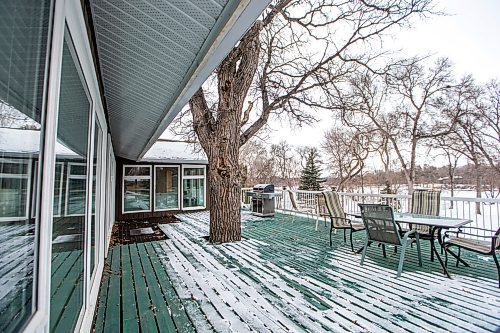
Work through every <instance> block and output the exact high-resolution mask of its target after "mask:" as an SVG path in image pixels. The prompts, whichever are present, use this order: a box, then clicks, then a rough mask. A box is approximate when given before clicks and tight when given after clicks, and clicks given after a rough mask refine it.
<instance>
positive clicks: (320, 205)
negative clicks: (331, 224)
mask: <svg viewBox="0 0 500 333" xmlns="http://www.w3.org/2000/svg"><path fill="white" fill-rule="evenodd" d="M316 204H317V207H316V212H317V213H318V214H319V215H320V216H330V213H328V207H326V201H325V196H324V195H323V194H322V193H318V194H316Z"/></svg>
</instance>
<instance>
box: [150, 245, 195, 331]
mask: <svg viewBox="0 0 500 333" xmlns="http://www.w3.org/2000/svg"><path fill="white" fill-rule="evenodd" d="M144 246H145V248H146V250H147V253H148V255H149V258H150V260H151V264H152V268H153V269H154V271H155V274H156V276H157V278H158V281H159V282H160V284H159V286H160V288H161V290H162V293H163V295H165V300H166V302H167V304H168V307H169V308H170V311H171V312H172V319H173V321H174V323H175V327H176V329H177V331H179V332H186V333H187V332H194V328H193V325H192V324H191V321H190V320H189V317H188V315H187V313H186V311H185V308H184V307H183V306H182V303H181V301H180V300H179V298H178V296H177V294H176V293H175V290H174V287H173V286H172V283H171V281H170V278H169V277H168V275H167V273H166V272H165V270H164V269H163V267H162V265H161V262H160V260H159V258H158V254H157V253H156V250H155V249H154V248H153V246H152V245H151V244H149V243H145V244H144Z"/></svg>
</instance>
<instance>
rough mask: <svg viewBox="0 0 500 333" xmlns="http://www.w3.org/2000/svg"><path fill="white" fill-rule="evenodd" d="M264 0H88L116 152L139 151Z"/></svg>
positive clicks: (131, 155)
mask: <svg viewBox="0 0 500 333" xmlns="http://www.w3.org/2000/svg"><path fill="white" fill-rule="evenodd" d="M268 3H269V0H263V1H248V0H90V5H91V9H92V20H93V25H94V35H95V38H96V45H97V55H98V58H99V66H100V71H101V76H102V82H103V85H104V100H105V102H106V106H107V112H108V116H109V122H110V129H111V136H112V141H113V145H114V150H115V153H116V154H117V155H119V156H122V157H126V158H130V159H134V160H136V159H139V158H140V157H141V156H142V155H143V154H144V153H145V151H146V150H147V148H148V147H149V146H151V142H154V141H155V140H156V138H157V137H158V136H159V135H160V134H161V132H162V131H163V130H164V129H165V128H166V126H167V125H168V123H169V122H170V121H171V120H172V119H173V117H174V116H175V114H176V113H177V112H178V111H179V110H180V107H179V106H177V105H176V103H178V102H179V101H181V102H182V103H184V104H185V103H186V101H187V99H189V97H190V96H187V95H186V94H192V93H193V90H195V89H197V88H198V87H199V86H200V85H201V84H202V83H203V81H204V80H205V79H206V78H207V77H208V75H209V74H210V72H211V71H213V69H214V68H215V67H216V66H217V64H218V62H219V61H220V60H221V59H222V58H223V57H224V56H225V54H227V52H229V50H230V49H231V47H232V46H233V45H234V44H235V43H236V42H237V41H238V40H239V38H240V37H241V36H242V35H243V34H244V33H245V31H246V30H247V29H248V28H249V27H250V26H251V24H252V23H253V22H254V20H255V19H256V18H257V17H258V15H259V14H260V12H261V11H262V9H263V8H265V6H267V4H268ZM248 8H251V9H252V10H248ZM235 22H236V23H235ZM228 27H229V28H228ZM231 29H232V30H231ZM230 30H231V32H230ZM235 31H236V33H235ZM226 35H230V36H231V38H229V39H228V40H226V39H224V38H225V36H226ZM221 40H222V42H221ZM224 42H225V43H224ZM219 44H224V47H223V48H220V47H218V45H219ZM214 45H215V46H214ZM212 58H214V59H217V60H214V61H210V59H212ZM207 59H208V60H207ZM200 71H202V72H203V74H202V75H199V72H200ZM197 73H198V74H197ZM195 86H196V87H195ZM188 87H189V89H187V88H188ZM187 90H189V92H188V93H186V91H187ZM174 105H176V107H175V108H174V107H173V106H174ZM182 106H183V105H182ZM182 106H181V107H182Z"/></svg>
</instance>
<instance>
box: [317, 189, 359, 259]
mask: <svg viewBox="0 0 500 333" xmlns="http://www.w3.org/2000/svg"><path fill="white" fill-rule="evenodd" d="M323 195H324V197H325V204H326V208H327V209H328V215H329V217H330V246H332V231H333V229H341V230H344V243H345V242H346V230H349V231H350V233H349V240H350V242H351V250H352V251H353V252H354V245H353V243H352V234H353V233H355V232H357V231H361V230H364V229H365V226H364V225H363V223H361V222H357V221H351V220H350V219H348V218H347V217H346V214H345V212H344V209H343V208H342V204H341V203H340V197H339V194H338V193H337V192H334V191H325V192H323Z"/></svg>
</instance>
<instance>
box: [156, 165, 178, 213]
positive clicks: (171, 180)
mask: <svg viewBox="0 0 500 333" xmlns="http://www.w3.org/2000/svg"><path fill="white" fill-rule="evenodd" d="M155 170H156V174H155V177H156V184H155V185H156V186H155V189H156V193H155V210H166V209H178V208H179V168H177V167H156V169H155Z"/></svg>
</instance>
